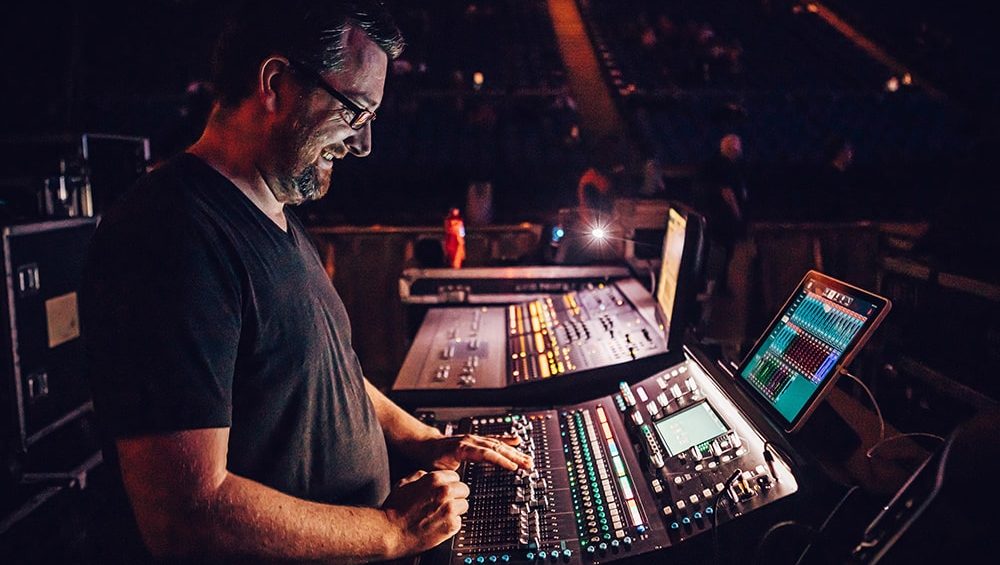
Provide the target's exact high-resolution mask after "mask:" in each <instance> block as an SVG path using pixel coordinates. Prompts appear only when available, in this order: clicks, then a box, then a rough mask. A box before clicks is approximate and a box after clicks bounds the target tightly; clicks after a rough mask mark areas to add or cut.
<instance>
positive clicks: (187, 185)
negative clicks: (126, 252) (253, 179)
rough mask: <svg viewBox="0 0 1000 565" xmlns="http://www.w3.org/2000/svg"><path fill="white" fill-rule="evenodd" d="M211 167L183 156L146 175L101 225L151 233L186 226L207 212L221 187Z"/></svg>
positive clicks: (174, 158)
mask: <svg viewBox="0 0 1000 565" xmlns="http://www.w3.org/2000/svg"><path fill="white" fill-rule="evenodd" d="M213 174H215V175H217V173H214V171H212V170H211V169H210V168H209V167H208V165H206V164H204V163H203V162H201V161H200V160H198V158H197V157H195V156H193V155H191V154H188V153H182V154H180V155H178V156H176V157H173V158H172V159H170V160H168V161H166V162H165V163H163V164H162V165H160V166H158V167H156V168H155V169H153V170H152V171H150V172H148V173H146V174H145V175H143V176H142V177H140V178H139V180H137V181H136V182H135V184H133V185H132V186H131V187H130V188H129V189H128V191H126V193H125V194H124V195H123V196H122V198H121V199H120V200H119V201H118V202H116V203H115V204H114V205H113V206H112V208H111V210H110V211H108V212H107V213H106V214H105V216H104V220H103V221H102V222H101V224H102V226H104V227H105V230H107V229H110V228H113V227H122V228H128V227H135V228H142V229H152V228H155V227H157V226H163V225H165V224H169V225H176V224H177V223H178V222H181V223H184V220H185V219H191V218H192V217H193V216H197V215H201V214H203V213H204V212H205V210H206V208H209V209H210V207H207V206H205V202H206V199H208V198H209V196H210V194H209V193H210V192H211V191H213V190H214V185H217V184H218V182H219V181H218V179H216V178H214V177H213Z"/></svg>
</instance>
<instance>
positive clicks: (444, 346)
mask: <svg viewBox="0 0 1000 565" xmlns="http://www.w3.org/2000/svg"><path fill="white" fill-rule="evenodd" d="M666 354H667V342H666V339H665V336H664V329H663V327H662V326H661V325H660V324H659V323H658V322H657V318H656V313H655V306H654V303H653V298H652V296H650V295H649V293H648V292H646V290H645V289H643V288H642V286H641V285H640V284H639V283H638V282H637V281H635V280H633V279H629V280H624V281H620V282H618V283H614V284H608V285H604V284H599V285H593V286H591V287H590V288H587V289H584V290H580V291H574V292H569V293H565V294H560V295H550V296H545V297H542V298H539V299H536V300H533V301H530V302H525V303H520V304H512V305H509V306H499V307H479V308H439V309H432V310H430V311H429V312H428V313H427V317H426V318H425V319H424V323H423V325H422V326H421V328H420V331H419V332H418V333H417V336H416V337H415V339H414V342H413V345H412V347H411V348H410V352H409V354H408V355H407V357H406V361H405V362H404V364H403V367H402V369H401V370H400V373H399V377H398V378H397V380H396V383H395V385H394V386H393V395H394V398H396V399H397V400H399V401H401V402H403V403H406V404H410V405H418V404H423V405H453V404H458V403H461V404H466V405H469V404H498V403H511V402H517V400H518V399H519V398H520V399H522V400H526V399H527V397H526V395H529V396H530V399H531V401H533V402H534V403H535V404H550V403H552V402H553V401H555V400H556V399H557V398H565V395H567V394H571V393H572V392H573V391H574V390H575V391H578V392H581V393H582V392H585V391H587V388H588V385H594V384H599V383H600V382H604V381H607V383H606V384H608V386H613V384H614V383H615V382H617V381H618V380H619V379H620V375H621V369H622V365H623V364H630V367H631V368H630V369H629V373H631V374H647V375H648V374H650V373H651V372H652V371H653V370H655V369H658V368H662V367H663V366H665V365H666V364H667V363H668V361H667V360H666V359H665V355H666ZM643 371H645V373H643ZM523 385H529V386H523ZM529 391H530V392H529ZM589 394H590V395H593V394H594V392H590V393H589Z"/></svg>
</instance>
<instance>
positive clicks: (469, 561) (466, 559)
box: [463, 557, 472, 565]
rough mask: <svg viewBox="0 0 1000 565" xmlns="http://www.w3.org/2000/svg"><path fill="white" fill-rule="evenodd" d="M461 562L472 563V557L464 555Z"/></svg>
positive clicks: (466, 564)
mask: <svg viewBox="0 0 1000 565" xmlns="http://www.w3.org/2000/svg"><path fill="white" fill-rule="evenodd" d="M463 562H464V563H465V565H472V558H471V557H466V558H465V559H464V560H463Z"/></svg>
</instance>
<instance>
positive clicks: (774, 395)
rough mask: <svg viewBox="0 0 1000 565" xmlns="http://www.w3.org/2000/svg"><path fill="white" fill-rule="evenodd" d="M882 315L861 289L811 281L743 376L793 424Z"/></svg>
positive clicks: (752, 357)
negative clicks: (870, 321)
mask: <svg viewBox="0 0 1000 565" xmlns="http://www.w3.org/2000/svg"><path fill="white" fill-rule="evenodd" d="M872 300H877V297H872ZM878 313H879V305H877V304H875V303H873V302H871V301H869V300H868V299H867V296H865V295H864V294H862V293H861V292H857V291H856V289H851V288H844V287H840V286H839V285H838V286H836V287H835V286H834V285H833V284H827V283H826V282H824V281H823V280H822V279H820V278H807V279H806V280H805V281H804V282H803V284H802V285H801V286H800V287H799V290H798V292H797V293H796V294H795V296H794V297H793V298H792V300H791V301H790V302H789V303H788V306H787V308H786V310H785V311H784V312H782V313H781V316H780V317H779V318H778V319H777V320H776V321H775V322H774V324H773V325H772V326H771V328H770V331H769V332H768V333H767V334H766V337H765V338H764V340H763V341H762V342H760V346H759V347H757V348H756V349H755V350H754V351H752V352H751V354H750V356H748V357H747V360H746V361H745V362H744V365H743V367H742V369H741V371H740V377H741V378H742V379H743V380H744V381H746V382H747V383H748V384H749V385H750V386H751V387H752V388H753V389H754V390H755V391H756V392H757V393H758V394H759V395H760V396H761V397H762V398H763V400H764V401H765V402H766V403H768V404H770V405H771V406H772V407H773V408H774V409H775V410H777V412H778V413H779V414H780V415H781V417H782V418H784V419H785V421H786V423H792V422H794V421H795V419H796V418H797V417H798V416H799V414H801V413H802V412H803V409H804V408H805V407H806V406H808V405H809V401H810V399H812V398H813V397H814V396H816V393H817V391H819V389H820V388H821V387H822V386H823V382H824V381H825V380H827V379H828V378H829V377H830V375H831V372H832V371H833V368H834V367H836V366H837V362H838V360H839V359H841V358H842V357H844V356H845V355H846V354H847V353H848V352H849V351H850V350H851V348H852V347H854V345H855V344H856V342H857V340H858V337H859V336H860V335H861V334H862V333H863V332H862V330H863V329H864V328H865V326H866V324H868V322H869V320H872V319H873V318H875V317H877V315H878Z"/></svg>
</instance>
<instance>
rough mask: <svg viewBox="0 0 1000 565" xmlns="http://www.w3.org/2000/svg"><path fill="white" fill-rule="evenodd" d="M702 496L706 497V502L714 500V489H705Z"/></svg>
mask: <svg viewBox="0 0 1000 565" xmlns="http://www.w3.org/2000/svg"><path fill="white" fill-rule="evenodd" d="M701 494H702V496H704V497H705V500H708V499H709V498H712V489H705V490H703V491H701Z"/></svg>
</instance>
